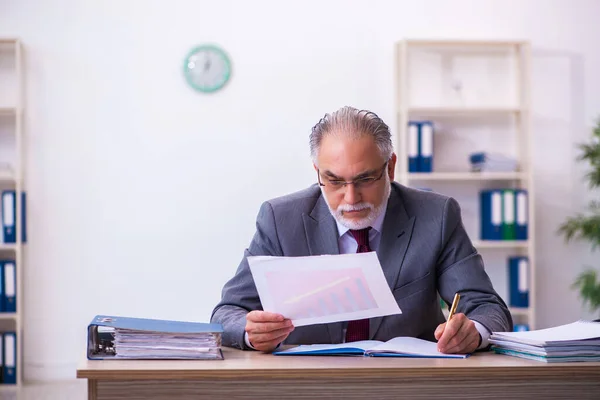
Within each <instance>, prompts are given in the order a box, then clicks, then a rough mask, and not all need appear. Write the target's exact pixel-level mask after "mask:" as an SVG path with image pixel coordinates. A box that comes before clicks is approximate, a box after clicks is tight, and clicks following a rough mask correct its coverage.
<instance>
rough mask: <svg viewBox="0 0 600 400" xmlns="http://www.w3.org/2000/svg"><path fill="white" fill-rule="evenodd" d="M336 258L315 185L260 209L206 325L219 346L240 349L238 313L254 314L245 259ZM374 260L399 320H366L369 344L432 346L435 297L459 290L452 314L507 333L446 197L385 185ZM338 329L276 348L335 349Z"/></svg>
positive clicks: (506, 317)
mask: <svg viewBox="0 0 600 400" xmlns="http://www.w3.org/2000/svg"><path fill="white" fill-rule="evenodd" d="M338 253H339V247H338V231H337V226H336V223H335V220H334V218H333V216H332V215H331V213H330V212H329V209H328V207H327V204H326V203H325V200H324V199H323V197H322V195H321V190H320V188H319V186H318V185H316V184H315V185H313V186H311V187H309V188H307V189H305V190H302V191H299V192H297V193H293V194H290V195H286V196H283V197H279V198H276V199H273V200H270V201H267V202H265V203H263V204H262V206H261V208H260V211H259V213H258V217H257V220H256V233H255V235H254V237H253V239H252V241H251V243H250V246H249V247H248V249H246V250H245V252H244V257H243V259H242V261H241V263H240V265H239V267H238V269H237V272H236V274H235V276H233V278H232V279H231V280H229V281H228V282H227V283H226V284H225V286H224V288H223V292H222V299H221V301H220V302H219V303H218V304H217V306H216V307H215V309H214V310H213V313H212V316H211V322H215V323H221V324H223V328H224V334H223V345H225V346H230V347H237V348H241V349H247V348H248V347H247V346H246V344H245V343H244V332H245V331H244V328H245V325H246V314H247V313H248V312H249V311H252V310H262V306H261V303H260V299H259V297H258V293H257V291H256V287H255V285H254V281H253V279H252V274H251V272H250V268H249V266H248V262H247V260H246V257H247V256H250V255H273V256H290V257H294V256H307V255H322V254H338ZM377 256H378V258H379V261H380V263H381V266H382V268H383V272H384V275H385V277H386V279H387V282H388V284H389V286H390V288H391V290H392V293H393V295H394V297H395V299H396V301H397V302H398V305H399V306H400V309H401V310H402V314H398V315H391V316H386V317H378V318H372V319H371V320H370V339H374V340H382V341H386V340H389V339H391V338H393V337H396V336H412V337H418V338H422V339H426V340H432V341H433V340H435V338H434V335H433V332H434V330H435V328H436V327H437V326H438V325H439V324H440V323H443V322H444V321H445V318H444V315H443V314H442V310H441V307H440V303H439V300H438V297H437V295H438V293H439V294H440V296H441V297H442V299H444V300H445V301H446V302H447V303H451V302H452V299H453V297H454V294H455V293H456V292H460V293H461V301H460V303H459V306H458V309H457V312H461V313H465V314H466V315H467V316H468V317H469V318H470V319H472V320H474V321H478V322H479V323H481V324H482V325H483V326H484V327H486V328H487V329H488V330H489V331H490V332H492V331H510V330H512V324H513V322H512V318H511V315H510V313H509V311H508V308H507V306H506V304H505V303H504V301H503V300H502V299H501V298H500V296H499V295H498V293H496V291H495V290H494V288H493V287H492V283H491V281H490V279H489V277H488V275H487V274H486V272H485V270H484V266H483V261H482V258H481V256H480V255H479V254H478V253H477V250H476V249H475V248H474V247H473V245H472V244H471V241H470V239H469V237H468V236H467V233H466V231H465V228H464V226H463V224H462V219H461V213H460V207H459V205H458V202H457V201H456V200H454V199H453V198H451V197H446V196H443V195H441V194H437V193H433V192H427V191H420V190H415V189H411V188H408V187H405V186H402V185H400V184H398V183H396V182H392V191H391V195H390V199H389V201H388V206H387V211H386V215H385V218H384V222H383V228H382V236H381V241H380V244H379V248H378V249H377ZM343 326H344V323H342V322H338V323H331V324H319V325H311V326H302V327H297V328H296V329H295V330H294V331H293V332H292V333H291V334H290V335H289V336H288V338H287V339H286V341H285V342H284V344H314V343H341V342H342V339H343V338H342V335H343Z"/></svg>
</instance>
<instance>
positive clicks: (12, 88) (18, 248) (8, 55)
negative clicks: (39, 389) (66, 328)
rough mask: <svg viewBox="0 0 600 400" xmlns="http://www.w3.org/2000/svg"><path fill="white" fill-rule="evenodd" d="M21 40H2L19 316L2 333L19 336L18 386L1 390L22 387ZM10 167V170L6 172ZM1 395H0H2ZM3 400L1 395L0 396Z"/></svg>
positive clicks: (6, 185) (0, 99)
mask: <svg viewBox="0 0 600 400" xmlns="http://www.w3.org/2000/svg"><path fill="white" fill-rule="evenodd" d="M22 51H23V50H22V44H21V42H20V41H19V40H18V39H13V38H0V156H1V157H2V159H0V163H1V164H2V165H1V166H0V188H1V189H2V190H4V189H12V190H15V191H16V194H17V195H16V199H15V200H16V215H15V225H16V227H17V235H16V243H0V257H2V258H11V259H14V260H15V264H16V285H15V290H16V302H17V304H16V312H14V313H12V312H0V331H14V332H15V333H16V339H17V345H16V354H15V360H16V365H17V368H16V381H17V383H16V385H13V384H5V383H0V389H1V390H2V391H4V390H10V388H18V387H20V386H21V385H22V383H23V338H24V334H23V305H24V304H23V299H24V296H23V289H24V285H23V277H24V273H23V269H24V264H25V263H24V257H23V255H24V254H23V253H24V252H23V245H24V244H23V242H22V230H23V228H24V227H23V222H22V215H23V213H22V211H21V210H22V207H23V204H22V200H21V195H20V194H21V193H22V192H24V191H25V189H24V171H23V164H24V163H23V104H24V90H23V55H22ZM5 164H9V165H10V168H5ZM2 391H0V393H2ZM0 397H2V395H1V394H0Z"/></svg>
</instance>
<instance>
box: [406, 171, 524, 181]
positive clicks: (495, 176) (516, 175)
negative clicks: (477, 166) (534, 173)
mask: <svg viewBox="0 0 600 400" xmlns="http://www.w3.org/2000/svg"><path fill="white" fill-rule="evenodd" d="M408 179H409V180H419V181H487V180H504V181H506V180H525V179H527V174H526V173H524V172H431V173H426V172H424V173H418V172H413V173H409V174H408Z"/></svg>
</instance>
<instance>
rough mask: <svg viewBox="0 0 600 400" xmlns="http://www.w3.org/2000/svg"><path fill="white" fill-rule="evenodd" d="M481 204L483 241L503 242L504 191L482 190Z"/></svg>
mask: <svg viewBox="0 0 600 400" xmlns="http://www.w3.org/2000/svg"><path fill="white" fill-rule="evenodd" d="M479 202H480V229H481V231H480V235H481V239H482V240H502V190H499V189H498V190H496V189H491V190H482V191H481V192H480V201H479Z"/></svg>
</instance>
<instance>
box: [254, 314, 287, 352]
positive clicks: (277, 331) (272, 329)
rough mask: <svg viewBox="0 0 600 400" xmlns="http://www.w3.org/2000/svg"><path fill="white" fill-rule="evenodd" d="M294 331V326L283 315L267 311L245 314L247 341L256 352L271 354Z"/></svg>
mask: <svg viewBox="0 0 600 400" xmlns="http://www.w3.org/2000/svg"><path fill="white" fill-rule="evenodd" d="M293 330H294V325H293V324H292V321H291V320H289V319H285V318H284V317H283V315H281V314H276V313H271V312H267V311H250V312H249V313H248V314H246V332H248V340H249V341H250V343H252V347H254V348H255V349H256V350H260V351H264V352H271V351H273V350H274V349H275V348H276V347H277V346H278V345H279V343H281V342H283V341H284V340H285V338H287V337H288V335H289V334H290V333H291V332H292V331H293Z"/></svg>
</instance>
